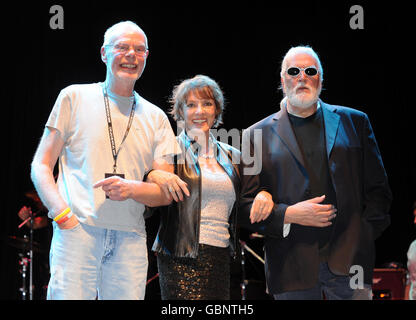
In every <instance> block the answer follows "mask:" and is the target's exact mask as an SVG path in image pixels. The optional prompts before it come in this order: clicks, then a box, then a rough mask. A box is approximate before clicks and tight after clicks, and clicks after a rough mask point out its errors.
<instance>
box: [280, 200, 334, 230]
mask: <svg viewBox="0 0 416 320" xmlns="http://www.w3.org/2000/svg"><path fill="white" fill-rule="evenodd" d="M324 199H325V195H323V196H320V197H316V198H312V199H309V200H305V201H301V202H298V203H296V204H294V205H292V206H289V207H287V209H286V213H285V220H284V223H296V224H300V225H302V226H310V227H328V226H330V225H331V224H332V222H331V221H332V220H333V219H334V218H335V217H336V214H335V212H337V209H336V208H335V207H334V206H333V205H332V204H321V202H322V201H324Z"/></svg>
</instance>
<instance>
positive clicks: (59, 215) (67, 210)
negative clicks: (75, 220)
mask: <svg viewBox="0 0 416 320" xmlns="http://www.w3.org/2000/svg"><path fill="white" fill-rule="evenodd" d="M70 212H71V209H70V208H69V207H68V208H66V209H65V210H64V211H62V212H61V213H60V214H58V215H57V216H56V217H55V218H53V221H55V222H57V221H58V220H59V219H61V218H63V217H64V216H66V215H67V214H68V213H70Z"/></svg>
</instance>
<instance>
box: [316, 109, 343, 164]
mask: <svg viewBox="0 0 416 320" xmlns="http://www.w3.org/2000/svg"><path fill="white" fill-rule="evenodd" d="M320 103H321V108H322V114H323V116H324V123H325V140H326V153H327V155H328V159H329V157H330V155H331V151H332V147H333V146H334V143H335V138H336V136H337V132H338V127H339V121H340V116H339V115H338V114H337V113H336V111H337V109H336V108H335V107H333V106H330V105H328V104H326V103H323V102H322V101H320Z"/></svg>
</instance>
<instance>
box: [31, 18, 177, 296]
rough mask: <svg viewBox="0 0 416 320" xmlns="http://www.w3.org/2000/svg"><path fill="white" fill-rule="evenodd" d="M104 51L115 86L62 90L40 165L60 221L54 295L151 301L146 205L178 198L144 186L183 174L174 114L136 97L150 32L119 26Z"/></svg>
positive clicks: (39, 175) (37, 172) (39, 186)
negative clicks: (150, 177) (158, 177)
mask: <svg viewBox="0 0 416 320" xmlns="http://www.w3.org/2000/svg"><path fill="white" fill-rule="evenodd" d="M100 53H101V60H102V61H103V62H104V63H105V65H106V79H105V81H104V82H99V83H91V84H76V85H71V86H69V87H67V88H64V89H63V90H62V91H61V92H60V94H59V96H58V98H57V100H56V102H55V105H54V107H53V109H52V112H51V114H50V116H49V119H48V120H47V123H46V126H45V130H44V134H43V136H42V138H41V141H40V143H39V146H38V149H37V151H36V153H35V156H34V159H33V162H32V171H31V175H32V180H33V183H34V185H35V187H36V190H37V192H38V194H39V196H40V198H41V200H42V202H43V203H44V204H45V205H46V207H47V208H48V210H49V217H50V218H51V219H53V239H52V244H51V253H50V262H51V264H50V267H51V270H50V271H51V278H50V281H49V285H48V296H47V298H48V299H64V300H68V299H76V300H85V299H96V298H97V299H106V300H115V299H123V300H127V299H129V300H130V299H144V295H145V287H146V279H147V266H148V261H147V245H146V229H145V223H144V217H143V213H144V210H145V205H147V206H150V207H152V206H160V205H167V204H169V203H170V202H171V201H172V199H171V198H170V199H169V198H167V197H166V196H165V194H164V193H163V192H162V190H161V189H160V188H159V187H158V186H157V185H156V184H152V183H146V182H143V177H144V176H145V174H146V173H147V172H148V171H150V170H151V169H162V170H166V171H170V172H173V165H172V164H171V163H173V162H172V156H173V155H174V154H176V153H177V152H176V151H177V150H179V146H178V145H177V142H176V139H175V135H174V133H173V131H172V128H171V126H170V123H169V120H168V118H167V116H166V114H165V113H164V112H163V111H162V110H161V109H159V108H158V107H157V106H155V105H153V104H152V103H150V102H148V101H147V100H145V99H144V98H143V97H142V96H140V95H139V94H138V93H137V92H135V91H134V85H135V83H136V81H137V80H138V79H139V78H140V76H141V75H142V72H143V70H144V69H145V66H146V60H147V57H148V54H149V49H148V41H147V37H146V34H145V33H144V31H143V30H142V29H141V28H140V27H139V26H137V25H136V24H135V23H133V22H131V21H123V22H120V23H117V24H115V25H113V26H112V27H110V28H109V29H108V30H107V31H106V32H105V35H104V43H103V45H102V47H101V52H100ZM58 160H59V176H58V181H57V183H56V184H55V181H54V179H53V169H54V166H55V164H56V162H57V161H58Z"/></svg>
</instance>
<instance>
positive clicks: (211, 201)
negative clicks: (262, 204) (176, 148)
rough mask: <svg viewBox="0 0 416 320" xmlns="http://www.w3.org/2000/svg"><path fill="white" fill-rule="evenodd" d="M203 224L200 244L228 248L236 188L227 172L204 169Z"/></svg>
mask: <svg viewBox="0 0 416 320" xmlns="http://www.w3.org/2000/svg"><path fill="white" fill-rule="evenodd" d="M201 183H202V191H201V193H202V199H201V224H200V235H199V243H203V244H208V245H211V246H215V247H221V248H226V247H228V245H229V238H230V234H229V232H228V227H229V223H228V219H229V216H230V214H231V210H232V208H233V205H234V202H235V191H234V186H233V184H232V182H231V179H230V177H229V176H228V175H227V173H225V171H223V170H221V171H214V172H213V171H209V170H206V169H205V170H204V169H202V171H201Z"/></svg>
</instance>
